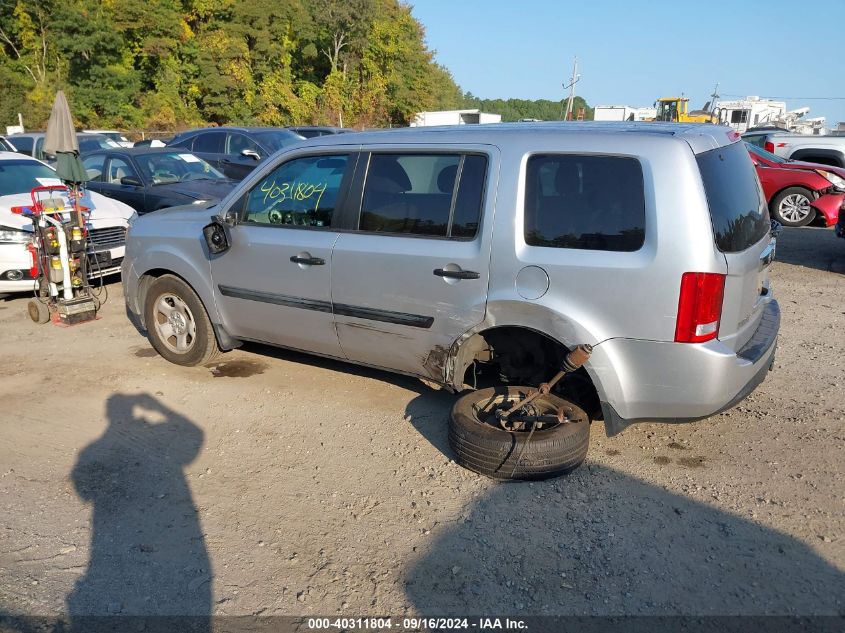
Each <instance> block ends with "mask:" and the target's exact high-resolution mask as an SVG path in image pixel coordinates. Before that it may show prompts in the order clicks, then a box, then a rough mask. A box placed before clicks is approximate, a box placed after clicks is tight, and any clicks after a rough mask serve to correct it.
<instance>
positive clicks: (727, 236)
mask: <svg viewBox="0 0 845 633" xmlns="http://www.w3.org/2000/svg"><path fill="white" fill-rule="evenodd" d="M697 160H698V167H699V170H700V171H701V178H702V180H703V181H704V190H705V192H706V193H707V203H708V205H709V206H710V219H711V221H712V222H713V233H714V235H715V237H716V246H718V247H719V250H721V251H724V252H726V253H736V252H739V251H744V250H745V249H746V248H748V247H749V246H752V245H754V244H756V243H757V242H759V241H760V240H761V239H762V238H763V236H764V235H766V233H767V232H768V231H769V228H770V222H769V210H768V208H767V206H766V199H765V196H763V192H762V190H761V189H760V184H759V181H758V180H757V174H756V172H755V171H754V164H753V163H752V162H751V158H750V157H749V156H748V152H747V151H746V149H745V145H744V144H743V143H734V144H732V145H728V146H727V147H721V148H719V149H714V150H710V151H709V152H704V153H702V154H699V155H698V156H697Z"/></svg>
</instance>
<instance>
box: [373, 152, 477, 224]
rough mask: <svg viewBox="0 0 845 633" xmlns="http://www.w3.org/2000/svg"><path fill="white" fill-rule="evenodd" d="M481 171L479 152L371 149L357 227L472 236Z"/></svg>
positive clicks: (475, 222) (475, 221) (475, 220)
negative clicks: (398, 152) (452, 152)
mask: <svg viewBox="0 0 845 633" xmlns="http://www.w3.org/2000/svg"><path fill="white" fill-rule="evenodd" d="M486 172H487V158H486V157H485V156H482V155H474V154H473V155H461V154H373V155H372V156H371V158H370V164H369V168H368V169H367V181H366V183H365V185H364V196H363V200H362V205H361V217H360V222H359V229H360V230H362V231H370V232H375V233H394V234H408V235H424V236H432V237H453V238H461V239H472V238H473V237H475V234H476V233H477V231H478V224H479V217H480V214H481V204H482V200H483V197H484V180H485V174H486Z"/></svg>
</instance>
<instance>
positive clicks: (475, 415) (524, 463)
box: [449, 387, 590, 480]
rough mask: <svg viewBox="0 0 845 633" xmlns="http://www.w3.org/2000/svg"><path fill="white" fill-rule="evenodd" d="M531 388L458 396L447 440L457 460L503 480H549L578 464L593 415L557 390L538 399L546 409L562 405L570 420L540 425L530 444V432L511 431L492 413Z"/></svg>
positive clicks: (544, 410)
mask: <svg viewBox="0 0 845 633" xmlns="http://www.w3.org/2000/svg"><path fill="white" fill-rule="evenodd" d="M529 391H530V389H529V388H528V387H495V388H489V389H480V390H478V391H473V392H470V393H468V394H466V395H464V396H462V397H460V398H459V399H458V401H457V402H455V405H454V406H453V407H452V412H451V414H450V416H449V445H450V446H451V447H452V450H453V451H455V456H456V457H455V461H456V462H457V463H458V464H460V465H461V466H464V467H465V468H468V469H469V470H472V471H475V472H477V473H479V474H481V475H486V476H487V477H492V478H493V479H501V480H509V479H516V480H537V479H548V478H550V477H559V476H561V475H565V474H567V473H569V472H571V471H573V470H575V469H576V468H578V466H580V465H581V464H582V463H583V461H584V458H585V457H586V456H587V449H588V447H589V444H590V418H589V416H588V415H587V414H586V413H585V412H584V410H583V409H581V408H580V407H577V406H576V405H574V404H572V403H571V402H569V401H567V400H564V399H562V398H558V397H557V396H554V395H545V396H540V397H539V398H537V400H535V401H534V402H535V403H536V404H537V407H538V408H539V409H542V410H543V412H544V413H548V412H551V411H554V410H559V409H563V410H564V412H566V414H567V417H569V418H570V420H572V421H571V422H567V423H563V424H556V425H554V426H551V427H549V428H547V429H538V430H536V431H535V432H534V434H533V436H532V437H531V441H530V442H528V444H527V446H526V442H527V440H528V436H529V432H528V431H507V430H505V429H503V428H502V427H501V426H500V425H499V424H498V421H497V420H496V418H495V415H494V414H491V413H490V412H491V411H493V410H495V408H501V407H502V406H503V405H504V402H508V401H510V402H514V401H515V400H516V399H517V398H520V397H522V396H524V395H526V394H527V393H528V392H529ZM497 405H498V406H497ZM482 418H483V419H482ZM518 459H519V463H518V465H517V460H518Z"/></svg>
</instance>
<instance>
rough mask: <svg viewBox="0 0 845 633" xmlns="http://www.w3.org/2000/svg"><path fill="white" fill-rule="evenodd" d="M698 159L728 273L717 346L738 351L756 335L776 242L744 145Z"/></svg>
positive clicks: (717, 246) (764, 301)
mask: <svg viewBox="0 0 845 633" xmlns="http://www.w3.org/2000/svg"><path fill="white" fill-rule="evenodd" d="M696 159H697V161H698V166H699V170H700V171H701V178H702V180H703V182H704V189H705V191H706V193H707V203H708V205H709V207H710V219H711V221H712V223H713V235H714V239H715V243H716V248H717V249H718V250H719V252H720V253H721V254H722V256H724V258H725V262H726V263H727V270H728V274H727V277H726V279H725V292H724V299H723V302H722V318H721V322H720V325H719V340H720V341H722V342H723V343H724V344H725V345H727V346H728V347H730V348H731V349H732V350H734V351H737V350H739V349H740V348H742V346H743V345H745V343H747V342H748V340H749V339H750V338H751V337H752V336H753V334H754V332H755V330H756V329H757V326H758V324H759V323H760V319H761V317H762V314H763V308H764V306H765V303H766V297H767V296H768V294H769V292H770V289H769V268H770V265H771V262H772V260H773V259H774V249H775V241H774V238H772V237H771V221H770V219H769V210H768V206H767V204H766V198H765V196H764V195H763V190H762V188H761V187H760V181H759V180H758V179H757V174H756V172H755V171H754V165H753V163H752V162H751V159H750V158H749V156H748V151H747V150H746V148H745V144H744V143H742V142H738V143H732V144H731V145H726V146H724V147H720V148H718V149H714V150H710V151H708V152H703V153H701V154H698V155H697V157H696Z"/></svg>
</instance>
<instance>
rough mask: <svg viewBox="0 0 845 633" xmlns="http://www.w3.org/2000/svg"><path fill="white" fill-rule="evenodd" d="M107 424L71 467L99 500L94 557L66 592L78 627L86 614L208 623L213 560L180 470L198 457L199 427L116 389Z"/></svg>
mask: <svg viewBox="0 0 845 633" xmlns="http://www.w3.org/2000/svg"><path fill="white" fill-rule="evenodd" d="M106 414H107V416H108V423H109V426H108V428H107V429H106V432H105V433H104V434H103V436H102V437H100V438H99V439H97V440H96V441H95V442H93V443H92V444H90V445H89V446H87V447H86V448H85V449H84V450H83V451H82V453H81V454H80V456H79V460H78V461H77V463H76V466H75V467H74V469H73V472H72V473H71V479H72V481H73V485H74V487H75V488H76V491H77V493H78V495H79V496H80V497H81V498H82V499H84V500H85V501H88V502H90V503H91V504H92V505H93V531H92V537H91V548H90V562H89V564H88V569H87V571H86V573H85V575H84V576H83V577H81V578H80V579H79V580H78V581H77V583H76V585H75V587H74V589H73V591H72V592H71V593H70V594H69V595H68V597H67V611H68V614H69V616H70V626H71V630H72V631H85V630H90V629H91V624H92V622H91V621H86V619H85V617H84V616H103V615H109V616H114V615H180V616H185V615H190V616H200V617H194V618H192V619H191V626H190V628H189V629H186V630H191V631H208V630H210V623H209V620H208V618H209V617H210V614H211V578H212V571H211V564H210V561H209V557H208V552H207V551H206V547H205V541H204V538H203V531H202V527H201V526H200V522H199V517H198V515H197V509H196V506H195V505H194V501H193V499H192V497H191V492H190V488H189V487H188V483H187V481H186V479H185V474H184V472H183V468H184V467H185V466H186V465H187V464H189V463H190V462H191V461H193V460H194V458H195V457H196V456H197V454H198V452H199V450H200V448H201V447H202V443H203V432H202V430H201V429H200V428H199V427H198V426H196V425H195V424H193V423H192V422H191V421H190V420H188V419H187V418H185V417H183V416H181V415H179V414H177V413H176V412H174V411H172V410H171V409H169V408H167V407H166V406H164V405H163V404H162V403H161V402H159V401H158V400H157V399H156V398H154V397H152V396H150V395H147V394H140V395H125V394H116V395H113V396H111V397H110V398H109V400H108V403H107V405H106Z"/></svg>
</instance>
